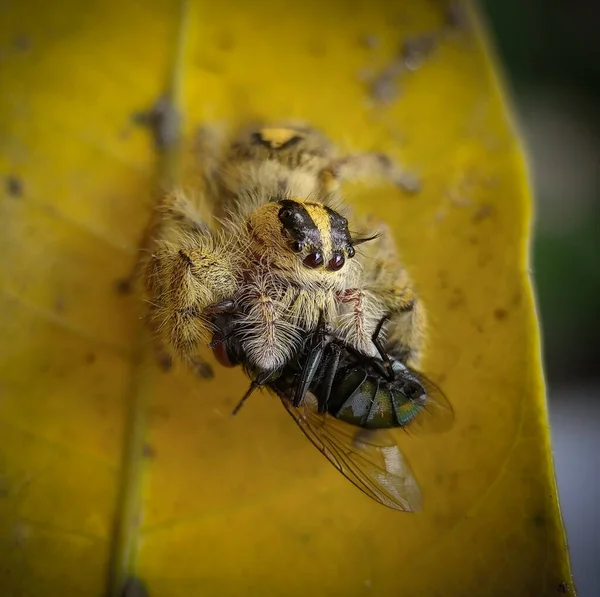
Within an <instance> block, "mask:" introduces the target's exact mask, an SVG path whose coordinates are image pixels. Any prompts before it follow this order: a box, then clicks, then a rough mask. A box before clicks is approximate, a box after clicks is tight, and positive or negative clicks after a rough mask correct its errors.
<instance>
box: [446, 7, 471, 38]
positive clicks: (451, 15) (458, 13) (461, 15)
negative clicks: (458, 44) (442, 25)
mask: <svg viewBox="0 0 600 597" xmlns="http://www.w3.org/2000/svg"><path fill="white" fill-rule="evenodd" d="M444 20H445V21H446V26H447V27H449V28H451V29H458V30H460V31H464V30H466V29H467V27H468V25H469V20H468V17H467V12H466V10H465V7H464V6H463V5H462V2H458V1H454V2H448V4H447V5H446V8H445V10H444Z"/></svg>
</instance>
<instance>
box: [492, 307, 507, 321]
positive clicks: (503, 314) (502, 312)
mask: <svg viewBox="0 0 600 597" xmlns="http://www.w3.org/2000/svg"><path fill="white" fill-rule="evenodd" d="M493 315H494V319H497V320H498V321H504V320H505V319H506V318H507V316H508V311H507V310H506V309H503V308H502V307H498V308H497V309H494V311H493Z"/></svg>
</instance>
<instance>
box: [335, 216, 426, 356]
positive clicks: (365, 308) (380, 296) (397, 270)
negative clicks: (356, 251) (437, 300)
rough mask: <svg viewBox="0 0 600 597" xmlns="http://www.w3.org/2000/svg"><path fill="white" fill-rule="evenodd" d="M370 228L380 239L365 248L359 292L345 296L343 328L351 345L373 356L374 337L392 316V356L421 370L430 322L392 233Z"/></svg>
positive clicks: (386, 331) (371, 224)
mask: <svg viewBox="0 0 600 597" xmlns="http://www.w3.org/2000/svg"><path fill="white" fill-rule="evenodd" d="M362 226H364V227H365V229H370V230H373V229H376V230H377V232H378V236H377V238H375V239H374V240H372V241H370V242H368V243H365V244H364V245H361V255H360V259H361V263H362V267H363V269H362V272H361V277H360V280H359V282H358V284H357V287H356V288H353V289H349V290H347V291H346V293H345V295H344V296H343V297H341V306H340V314H341V318H340V328H341V329H342V330H343V332H344V335H345V337H346V341H347V342H349V343H350V344H352V345H354V346H356V347H357V348H359V349H361V350H363V351H365V352H366V353H367V354H371V352H372V351H373V349H374V345H373V342H372V334H373V332H374V331H375V329H376V327H377V324H378V323H379V322H380V321H381V318H382V317H384V316H387V321H386V322H385V325H384V326H383V329H382V332H383V334H382V338H381V339H382V341H383V338H384V337H385V338H386V340H385V342H384V343H383V345H384V346H385V349H386V351H387V352H389V353H390V354H392V355H393V356H395V357H397V358H399V359H400V360H402V361H403V362H407V363H408V364H409V365H412V366H416V365H417V364H418V360H419V357H420V354H421V351H422V349H423V344H424V338H425V328H426V317H425V311H424V308H423V305H422V303H421V302H420V300H419V297H418V296H417V295H416V293H415V289H414V284H413V281H412V279H411V278H410V276H409V274H408V271H407V270H406V268H405V267H404V266H403V264H402V262H401V261H400V257H399V255H398V251H397V248H396V244H395V242H394V238H393V235H392V233H391V231H390V229H389V228H388V227H387V226H386V225H385V224H383V222H375V221H374V220H373V218H368V219H366V220H365V221H364V222H362Z"/></svg>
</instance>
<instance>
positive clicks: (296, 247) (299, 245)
mask: <svg viewBox="0 0 600 597" xmlns="http://www.w3.org/2000/svg"><path fill="white" fill-rule="evenodd" d="M290 249H292V251H294V253H301V252H302V249H304V243H303V242H301V241H299V240H295V241H294V242H292V243H290Z"/></svg>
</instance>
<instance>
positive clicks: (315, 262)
mask: <svg viewBox="0 0 600 597" xmlns="http://www.w3.org/2000/svg"><path fill="white" fill-rule="evenodd" d="M302 263H304V265H305V266H306V267H310V268H311V269H315V268H317V267H319V266H321V265H323V255H321V253H319V252H318V251H317V252H315V253H309V254H308V255H307V256H306V257H305V258H304V260H303V261H302Z"/></svg>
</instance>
